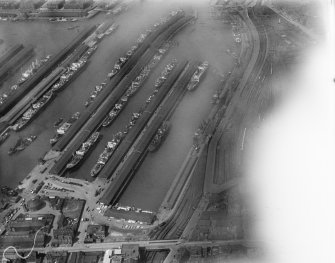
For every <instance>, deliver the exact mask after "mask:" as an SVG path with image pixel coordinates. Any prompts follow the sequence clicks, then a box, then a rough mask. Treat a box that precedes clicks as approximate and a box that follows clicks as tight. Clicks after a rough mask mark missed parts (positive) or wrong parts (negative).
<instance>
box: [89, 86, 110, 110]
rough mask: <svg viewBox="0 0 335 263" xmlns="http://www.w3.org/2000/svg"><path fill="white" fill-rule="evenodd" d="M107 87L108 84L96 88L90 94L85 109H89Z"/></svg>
mask: <svg viewBox="0 0 335 263" xmlns="http://www.w3.org/2000/svg"><path fill="white" fill-rule="evenodd" d="M105 85H106V84H101V85H97V86H95V88H94V90H93V91H92V92H91V94H90V97H89V98H88V99H87V101H86V102H85V104H84V105H85V107H88V106H89V105H90V104H91V103H92V102H93V101H94V100H95V98H96V97H97V96H98V95H99V93H100V92H101V91H102V89H103V88H104V86H105Z"/></svg>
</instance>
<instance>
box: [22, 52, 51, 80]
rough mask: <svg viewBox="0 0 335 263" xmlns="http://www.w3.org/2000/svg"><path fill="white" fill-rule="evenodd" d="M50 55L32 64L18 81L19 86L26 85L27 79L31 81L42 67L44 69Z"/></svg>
mask: <svg viewBox="0 0 335 263" xmlns="http://www.w3.org/2000/svg"><path fill="white" fill-rule="evenodd" d="M50 57H51V56H50V55H47V56H46V57H45V58H43V59H41V60H38V59H36V60H35V61H33V62H32V63H31V66H30V67H29V68H28V69H27V70H26V71H25V72H23V73H22V75H21V78H20V79H19V81H18V84H19V85H20V84H22V83H24V82H25V81H26V80H27V79H29V78H30V77H31V76H32V75H33V74H34V73H35V72H36V71H37V70H38V69H39V68H40V67H42V66H43V65H44V64H45V63H46V62H47V61H48V60H49V59H50Z"/></svg>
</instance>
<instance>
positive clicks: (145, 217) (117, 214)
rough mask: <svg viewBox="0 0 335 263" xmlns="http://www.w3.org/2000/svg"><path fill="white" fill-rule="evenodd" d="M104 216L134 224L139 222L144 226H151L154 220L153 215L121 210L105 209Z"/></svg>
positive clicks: (154, 216)
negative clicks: (129, 221)
mask: <svg viewBox="0 0 335 263" xmlns="http://www.w3.org/2000/svg"><path fill="white" fill-rule="evenodd" d="M104 216H107V217H112V218H115V219H124V220H125V221H128V220H133V221H135V222H141V223H145V224H148V225H150V224H152V223H153V222H154V220H155V218H156V215H155V214H154V213H144V212H136V211H133V210H129V211H126V210H123V209H119V210H117V209H113V208H110V209H107V210H106V212H105V214H104Z"/></svg>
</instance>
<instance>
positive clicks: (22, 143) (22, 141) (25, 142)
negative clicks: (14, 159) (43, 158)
mask: <svg viewBox="0 0 335 263" xmlns="http://www.w3.org/2000/svg"><path fill="white" fill-rule="evenodd" d="M36 138H37V136H36V135H30V136H28V137H26V138H19V139H18V140H17V142H16V144H15V145H14V147H11V148H10V149H9V151H8V154H9V155H11V154H13V153H15V152H18V151H23V150H24V149H25V148H26V147H27V146H29V145H30V144H31V143H32V142H33V141H35V140H36Z"/></svg>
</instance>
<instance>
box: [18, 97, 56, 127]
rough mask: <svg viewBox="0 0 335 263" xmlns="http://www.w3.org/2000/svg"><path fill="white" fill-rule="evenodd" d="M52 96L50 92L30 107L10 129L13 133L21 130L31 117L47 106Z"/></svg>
mask: <svg viewBox="0 0 335 263" xmlns="http://www.w3.org/2000/svg"><path fill="white" fill-rule="evenodd" d="M52 95H53V92H52V90H50V91H48V92H47V93H45V94H44V95H43V96H42V98H40V99H39V100H38V101H37V102H35V103H34V104H32V105H31V107H29V109H28V110H27V111H25V112H24V113H23V115H22V117H21V118H20V119H19V120H18V121H17V122H16V123H15V124H14V125H13V126H12V129H13V130H14V131H19V130H21V129H23V128H24V127H25V126H26V125H27V124H28V123H29V122H30V121H31V120H32V119H33V117H34V116H36V114H37V113H38V112H40V111H41V110H42V109H43V108H44V107H45V106H46V105H47V103H48V102H49V101H50V100H51V98H52Z"/></svg>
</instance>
